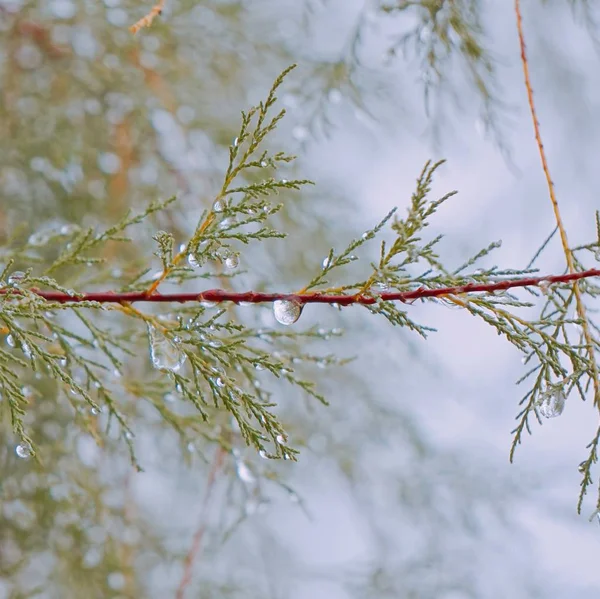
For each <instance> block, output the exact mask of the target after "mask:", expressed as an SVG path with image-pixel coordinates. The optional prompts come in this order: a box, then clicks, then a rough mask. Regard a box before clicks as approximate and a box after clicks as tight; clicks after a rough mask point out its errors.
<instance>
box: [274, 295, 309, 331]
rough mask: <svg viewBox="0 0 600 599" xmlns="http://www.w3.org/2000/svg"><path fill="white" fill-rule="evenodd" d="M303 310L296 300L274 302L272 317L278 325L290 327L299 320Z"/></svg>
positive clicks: (302, 306) (302, 305)
mask: <svg viewBox="0 0 600 599" xmlns="http://www.w3.org/2000/svg"><path fill="white" fill-rule="evenodd" d="M303 308H304V304H303V303H301V302H299V301H298V300H294V299H286V300H275V301H274V302H273V316H275V320H276V321H277V322H278V323H279V324H284V325H286V326H287V325H291V324H294V323H295V322H297V320H298V319H299V318H300V315H301V314H302V309H303Z"/></svg>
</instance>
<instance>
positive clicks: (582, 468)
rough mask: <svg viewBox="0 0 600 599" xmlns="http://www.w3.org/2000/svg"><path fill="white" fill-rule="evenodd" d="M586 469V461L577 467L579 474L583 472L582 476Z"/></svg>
mask: <svg viewBox="0 0 600 599" xmlns="http://www.w3.org/2000/svg"><path fill="white" fill-rule="evenodd" d="M586 468H587V461H586V460H584V461H583V462H581V463H580V464H579V466H577V470H578V471H579V472H581V474H583V473H584V472H585V470H586Z"/></svg>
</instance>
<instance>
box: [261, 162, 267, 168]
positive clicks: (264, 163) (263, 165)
mask: <svg viewBox="0 0 600 599" xmlns="http://www.w3.org/2000/svg"><path fill="white" fill-rule="evenodd" d="M260 166H262V167H263V168H265V167H266V166H267V161H266V160H261V162H260Z"/></svg>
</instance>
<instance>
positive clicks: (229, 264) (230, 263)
mask: <svg viewBox="0 0 600 599" xmlns="http://www.w3.org/2000/svg"><path fill="white" fill-rule="evenodd" d="M239 265H240V257H239V256H238V255H237V254H231V256H227V258H225V267H226V268H228V269H229V270H235V269H236V268H237V267H238V266H239Z"/></svg>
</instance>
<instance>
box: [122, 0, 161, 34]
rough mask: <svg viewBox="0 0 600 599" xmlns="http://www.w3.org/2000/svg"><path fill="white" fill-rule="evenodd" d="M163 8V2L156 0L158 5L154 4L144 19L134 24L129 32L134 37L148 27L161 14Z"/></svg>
mask: <svg viewBox="0 0 600 599" xmlns="http://www.w3.org/2000/svg"><path fill="white" fill-rule="evenodd" d="M164 7H165V0H158V4H155V5H154V6H153V7H152V9H151V10H150V12H149V13H148V14H147V15H146V16H145V17H142V18H141V19H140V20H139V21H138V22H137V23H134V24H133V25H132V26H131V27H130V28H129V31H131V33H133V35H135V34H136V33H137V32H138V31H139V30H140V29H144V28H145V27H150V26H151V25H152V22H153V21H154V19H156V17H158V16H160V15H161V14H162V11H163V9H164Z"/></svg>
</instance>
